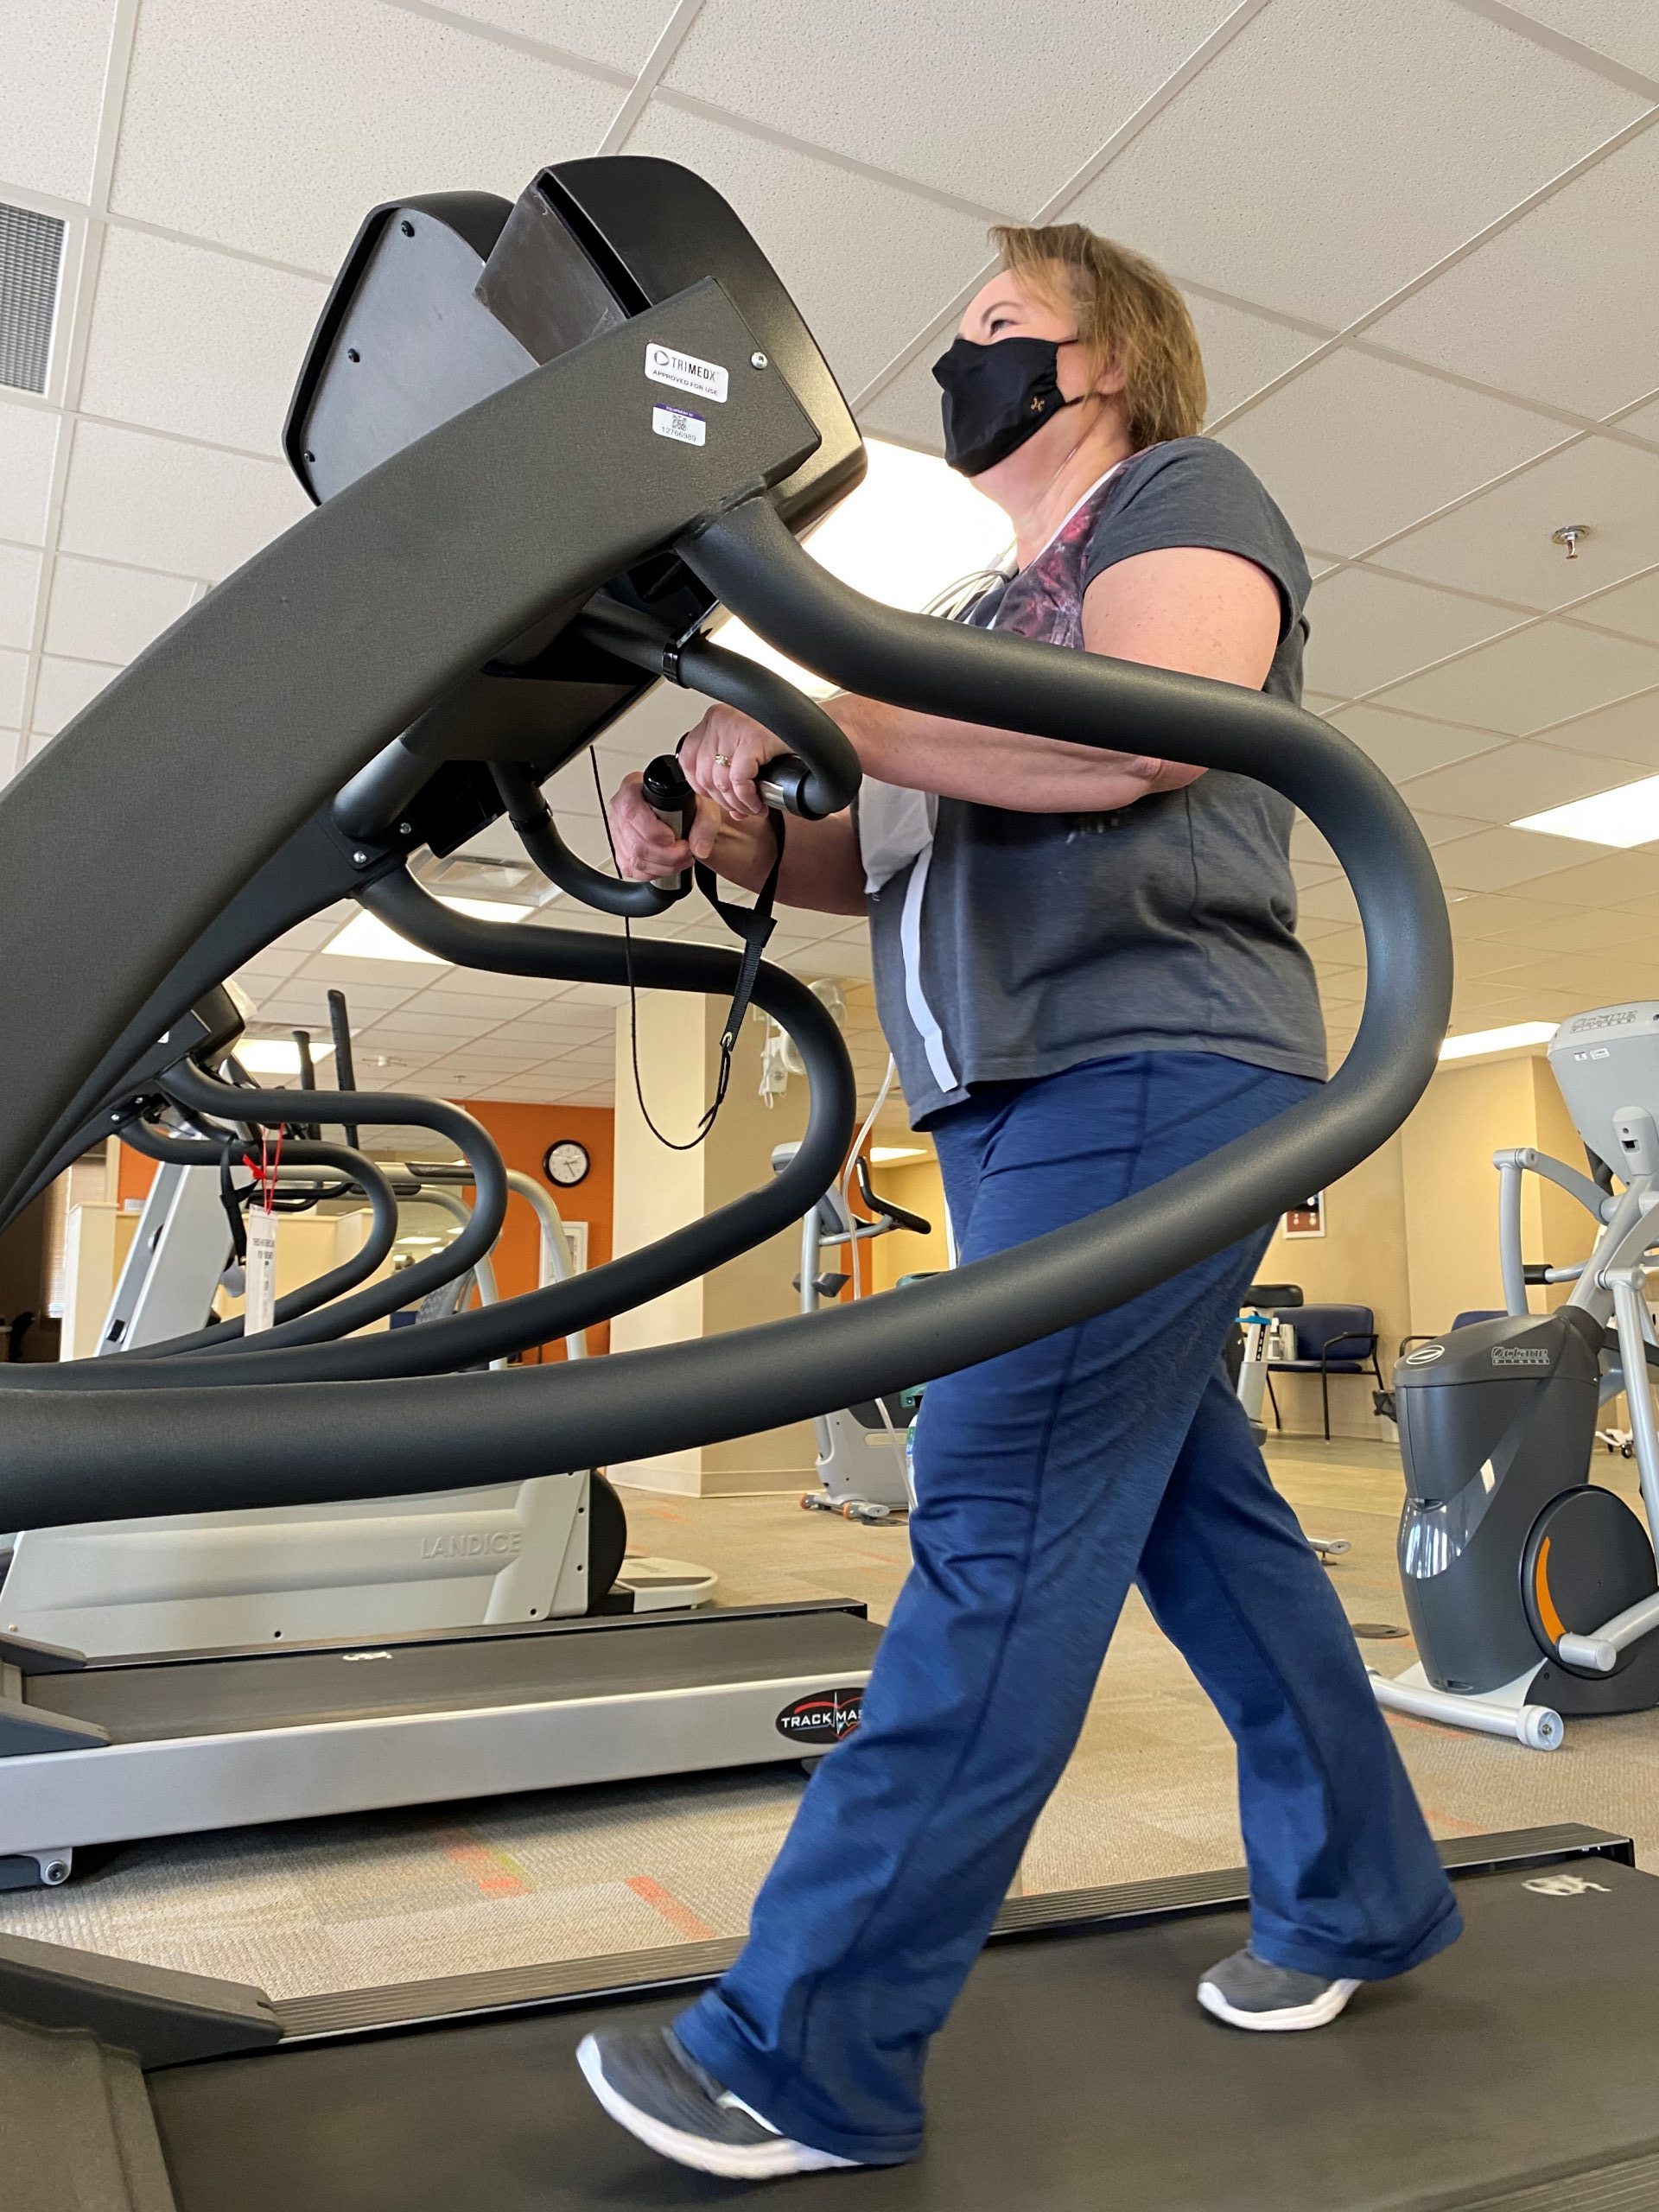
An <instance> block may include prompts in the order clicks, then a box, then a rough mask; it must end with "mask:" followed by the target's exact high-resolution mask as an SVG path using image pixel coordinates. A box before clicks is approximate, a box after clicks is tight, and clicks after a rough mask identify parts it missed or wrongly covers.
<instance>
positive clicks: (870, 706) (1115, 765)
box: [826, 693, 1202, 814]
mask: <svg viewBox="0 0 1659 2212" xmlns="http://www.w3.org/2000/svg"><path fill="white" fill-rule="evenodd" d="M826 706H827V710H828V712H829V714H830V715H832V716H833V718H834V719H835V721H837V722H838V723H839V724H840V725H841V727H842V729H844V730H845V731H846V733H847V734H848V736H849V738H851V740H852V741H853V744H854V746H855V747H856V749H857V752H858V757H859V759H860V760H861V763H862V764H863V766H864V770H865V772H866V773H867V774H868V775H872V776H879V777H880V779H881V781H882V782H883V783H886V784H899V785H904V786H905V787H906V788H907V789H909V790H912V791H937V792H938V793H939V795H940V796H941V797H942V798H961V799H971V800H974V801H976V803H977V804H980V805H982V806H999V807H1005V808H1007V809H1009V810H1012V811H1014V812H1016V813H1024V814H1072V813H1106V812H1109V811H1110V810H1113V809H1115V808H1116V807H1120V806H1130V805H1133V804H1134V803H1135V800H1136V799H1140V798H1146V796H1147V793H1148V792H1149V791H1174V790H1177V789H1179V786H1180V785H1183V784H1189V783H1192V781H1193V780H1194V779H1196V778H1197V777H1198V775H1199V774H1200V773H1201V772H1202V771H1201V770H1199V769H1197V768H1189V767H1186V766H1184V765H1183V764H1181V763H1179V762H1174V761H1165V760H1148V759H1147V758H1146V757H1145V756H1143V755H1141V754H1139V753H1113V752H1108V751H1105V750H1103V749H1101V748H1099V747H1095V746H1092V745H1070V744H1067V743H1065V742H1064V741H1060V740H1058V739H1053V738H1046V737H1031V736H1028V735H1027V734H1025V733H1024V732H1023V731H1020V730H1012V729H988V728H985V727H984V726H983V725H982V724H981V723H978V722H959V721H947V720H946V719H945V718H944V716H942V715H918V714H912V713H910V712H909V711H908V710H907V709H904V708H902V707H889V706H887V705H884V704H883V703H882V702H880V700H876V699H862V698H858V697H855V696H853V695H852V694H851V693H843V694H842V695H841V696H839V697H837V698H834V699H831V700H829V701H828V702H826Z"/></svg>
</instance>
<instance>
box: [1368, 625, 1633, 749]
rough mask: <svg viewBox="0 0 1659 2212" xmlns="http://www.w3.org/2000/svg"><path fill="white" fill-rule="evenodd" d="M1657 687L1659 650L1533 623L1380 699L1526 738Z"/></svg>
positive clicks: (1480, 647) (1565, 627)
mask: <svg viewBox="0 0 1659 2212" xmlns="http://www.w3.org/2000/svg"><path fill="white" fill-rule="evenodd" d="M1654 683H1659V645H1638V644H1637V643H1636V641H1635V640H1634V639H1627V638H1607V637H1601V636H1599V635H1598V634H1597V633H1596V632H1592V631H1589V630H1575V629H1573V628H1571V627H1569V626H1568V625H1567V624H1566V623H1564V622H1535V623H1533V624H1531V625H1530V626H1529V627H1528V628H1526V629H1524V630H1516V631H1514V632H1511V634H1510V636H1508V637H1506V638H1499V639H1497V640H1496V642H1495V643H1493V644H1491V645H1478V646H1477V647H1476V648H1475V650H1474V651H1473V652H1468V653H1465V654H1463V655H1462V656H1461V657H1460V658H1459V659H1457V660H1451V661H1447V662H1446V664H1444V665H1443V666H1442V667H1440V668H1433V669H1429V670H1428V671H1427V672H1426V673H1425V674H1423V675H1421V676H1414V677H1409V678H1408V680H1407V681H1406V682H1405V683H1398V684H1395V685H1393V686H1391V687H1390V689H1389V690H1387V691H1386V692H1384V693H1383V702H1384V703H1385V704H1387V705H1389V706H1395V705H1397V706H1402V707H1404V708H1407V709H1411V710H1416V711H1420V712H1421V713H1423V714H1427V715H1443V716H1444V717H1445V719H1446V721H1453V722H1476V723H1478V724H1479V726H1480V727H1481V728H1484V729H1497V730H1503V731H1504V732H1505V733H1506V734H1508V735H1510V736H1511V737H1526V736H1529V735H1530V734H1532V733H1533V732H1534V731H1535V730H1539V729H1542V728H1545V726H1546V725H1547V724H1548V723H1551V722H1558V721H1564V720H1565V719H1566V717H1567V715H1576V714H1587V713H1588V712H1589V710H1590V709H1591V708H1592V707H1601V706H1605V705H1606V704H1607V703H1608V702H1609V701H1610V700H1613V699H1618V698H1622V697H1624V696H1625V694H1626V693H1628V692H1631V691H1637V690H1642V689H1643V687H1644V686H1646V685H1650V684H1654Z"/></svg>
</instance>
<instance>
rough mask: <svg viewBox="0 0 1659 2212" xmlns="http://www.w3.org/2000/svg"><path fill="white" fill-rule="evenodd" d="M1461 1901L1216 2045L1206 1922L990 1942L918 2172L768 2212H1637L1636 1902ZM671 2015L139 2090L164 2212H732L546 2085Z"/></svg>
mask: <svg viewBox="0 0 1659 2212" xmlns="http://www.w3.org/2000/svg"><path fill="white" fill-rule="evenodd" d="M1508 1840H1510V1841H1513V1842H1515V1843H1516V1844H1519V1843H1521V1842H1522V1841H1523V1840H1524V1839H1523V1838H1515V1839H1508ZM1160 1886H1162V1887H1168V1886H1169V1885H1147V1887H1148V1888H1151V1889H1157V1888H1159V1887H1160ZM1459 1893H1460V1896H1461V1897H1462V1901H1463V1904H1464V1910H1465V1916H1466V1918H1467V1921H1468V1928H1467V1932H1466V1933H1465V1936H1464V1937H1463V1939H1462V1940H1461V1942H1459V1943H1458V1944H1457V1945H1455V1946H1454V1947H1453V1948H1452V1950H1451V1951H1450V1952H1448V1953H1446V1954H1445V1955H1443V1956H1442V1957H1440V1958H1439V1959H1437V1960H1434V1961H1432V1962H1431V1963H1430V1964H1429V1965H1428V1966H1427V1967H1423V1968H1422V1969H1421V1971H1420V1972H1419V1973H1417V1974H1413V1975H1411V1976H1408V1977H1407V1978H1406V1979H1405V1980H1402V1981H1401V1982H1399V1983H1396V1984H1390V1985H1382V1986H1378V1987H1376V1988H1375V1989H1373V1990H1370V1991H1363V1992H1361V1993H1359V1994H1358V1995H1357V1997H1356V1999H1355V2000H1354V2003H1353V2005H1352V2006H1351V2009H1350V2012H1349V2013H1348V2014H1347V2015H1346V2016H1345V2018H1344V2019H1343V2020H1342V2021H1341V2023H1340V2024H1338V2025H1337V2026H1335V2027H1333V2028H1332V2029H1330V2030H1328V2031H1321V2032H1319V2033H1314V2034H1308V2035H1291V2036H1249V2035H1246V2034H1241V2033H1239V2032H1238V2031H1234V2030H1230V2029H1228V2028H1225V2027H1224V2026H1222V2025H1221V2024H1218V2023H1217V2022H1214V2021H1212V2020H1210V2019H1209V2018H1206V2017H1205V2015H1204V2014H1203V2013H1202V2012H1199V2010H1198V2006H1197V2005H1196V2003H1195V2001H1194V1999H1193V1994H1192V1992H1193V1986H1194V1984H1195V1982H1196V1980H1197V1979H1198V1975H1199V1974H1200V1973H1201V1972H1202V1971H1203V1969H1204V1968H1205V1967H1207V1966H1210V1965H1211V1964H1212V1963H1213V1962H1214V1961H1216V1960H1217V1958H1218V1957H1220V1956H1222V1955H1224V1953H1226V1952H1229V1951H1230V1950H1232V1949H1233V1948H1236V1946H1237V1945H1238V1944H1239V1943H1240V1942H1243V1940H1244V1936H1245V1932H1246V1920H1245V1916H1244V1915H1243V1912H1242V1911H1239V1910H1232V1911H1217V1912H1211V1911H1204V1910H1200V1911H1185V1912H1182V1913H1180V1914H1179V1916H1175V1917H1173V1918H1163V1919H1158V1920H1154V1921H1152V1922H1150V1923H1144V1924H1141V1925H1130V1926H1127V1927H1125V1926H1122V1925H1119V1926H1116V1927H1110V1928H1105V1929H1103V1928H1102V1927H1100V1926H1099V1925H1098V1923H1096V1926H1095V1927H1094V1928H1092V1929H1088V1930H1086V1931H1084V1932H1074V1933H1071V1934H1067V1933H1065V1932H1063V1931H1062V1930H1056V1931H1055V1932H1053V1933H1052V1934H1049V1935H1047V1936H1044V1937H1041V1938H1040V1939H1038V1940H1028V1941H1022V1942H1008V1941H1004V1942H999V1943H996V1944H994V1945H993V1946H992V1948H990V1949H989V1950H988V1952H987V1953H986V1955H985V1956H984V1957H983V1959H982V1961H981V1963H980V1965H979V1967H977V1969H976V1972H975V1974H974V1976H973V1978H972V1980H971V1981H970V1982H969V1987H968V1990H967V1992H966V1993H965V1995H964V1997H963V2000H962V2003H961V2004H960V2005H959V2006H958V2008H957V2012H955V2014H954V2015H953V2016H952V2018H951V2020H950V2024H949V2025H948V2026H947V2028H946V2029H945V2031H944V2034H943V2035H942V2036H941V2037H939V2039H938V2044H937V2045H936V2047H935V2051H934V2056H933V2059H932V2063H931V2069H930V2081H929V2104H930V2111H931V2136H930V2140H929V2145H928V2150H927V2153H926V2156H925V2158H923V2159H922V2160H921V2161H919V2162H918V2163H917V2164H913V2165H911V2166H908V2167H900V2168H891V2169H887V2170H881V2171H869V2172H868V2173H865V2174H861V2175H860V2176H858V2177H849V2176H848V2175H845V2174H829V2175H823V2176H814V2177H804V2178H802V2179H800V2180H797V2181H793V2182H791V2183H786V2184H783V2185H782V2186H783V2188H784V2191H785V2194H784V2195H782V2196H779V2202H780V2204H781V2203H787V2204H788V2205H789V2206H791V2208H799V2212H817V2208H819V2207H823V2208H825V2212H828V2208H829V2207H830V2206H831V2205H833V2206H835V2207H836V2208H837V2212H852V2208H854V2207H855V2206H856V2207H857V2208H860V2212H980V2208H984V2212H1014V2208H1018V2209H1019V2212H1110V2208H1117V2207H1123V2208H1133V2212H1430V2208H1433V2212H1453V2208H1457V2212H1463V2209H1464V2208H1469V2212H1473V2208H1476V2207H1484V2208H1491V2212H1497V2208H1499V2207H1502V2208H1503V2212H1545V2208H1548V2212H1573V2208H1582V2212H1589V2208H1591V2207H1595V2208H1599V2209H1602V2208H1605V2212H1611V2208H1613V2207H1615V2206H1617V2207H1618V2212H1638V2209H1639V2208H1648V2207H1652V2206H1656V2205H1659V2011H1656V2006H1655V2003H1654V1992H1655V1986H1656V1973H1659V1880H1656V1879H1654V1878H1651V1877H1649V1876H1647V1875H1643V1874H1640V1873H1637V1872H1633V1871H1632V1870H1630V1868H1628V1867H1626V1866H1622V1865H1618V1864H1614V1863H1611V1861H1610V1860H1607V1859H1599V1858H1593V1857H1592V1858H1579V1859H1571V1860H1569V1861H1567V1862H1565V1863H1562V1864H1559V1865H1554V1866H1552V1865H1548V1864H1545V1865H1541V1864H1540V1863H1538V1862H1537V1861H1536V1860H1535V1861H1533V1862H1531V1863H1530V1864H1522V1865H1520V1866H1512V1867H1510V1868H1509V1869H1506V1870H1504V1871H1501V1872H1494V1873H1490V1874H1482V1875H1478V1876H1476V1877H1473V1878H1467V1879H1465V1881H1463V1882H1462V1883H1460V1885H1459ZM1108 1894H1109V1893H1108ZM1033 1902H1034V1901H1033ZM1018 1910H1019V1908H1018V1907H1016V1908H1014V1912H1015V1913H1017V1912H1018ZM669 1956H672V1955H669ZM684 2001H685V1999H684V1994H683V1992H682V1993H680V1994H678V1995H676V1996H674V1997H672V1998H668V1997H664V1995H663V1994H662V1993H661V1989H660V1985H659V1986H658V1992H657V1993H655V1994H653V1995H651V1996H640V1997H625V1998H624V1999H623V2000H622V2001H620V2002H619V2001H618V2000H617V1999H609V2000H606V2001H600V2002H593V2001H588V2002H575V2003H571V2004H568V2005H558V2006H555V2007H552V2008H550V2009H543V2010H529V2009H526V2010H521V2011H518V2012H505V2013H502V2014H499V2015H496V2016H494V2017H488V2018H474V2019H471V2020H464V2021H461V2022H459V2023H455V2024H444V2025H440V2026H432V2027H426V2028H418V2029H415V2030H414V2031H410V2032H404V2033H391V2034H379V2035H364V2036H357V2037H349V2038H347V2039H345V2040H342V2041H340V2042H338V2043H331V2044H315V2045H309V2046H308V2045H306V2044H294V2045H290V2046H287V2047H283V2048H279V2049H278V2050H276V2051H274V2052H272V2053H270V2054H269V2055H267V2056H264V2057H262V2058H261V2059H260V2060H259V2062H258V2063H255V2061H254V2060H253V2059H251V2058H236V2059H230V2060H220V2061H209V2062H207V2063H202V2064H199V2065H194V2066H187V2067H176V2068H174V2069H170V2070H163V2071H162V2072H159V2073H156V2074H153V2075H150V2076H149V2090H150V2094H151V2098H152V2101H153V2105H154V2109H155V2113H156V2122H157V2126H158V2129H159V2133H160V2138H161V2141H162V2146H163V2149H164V2152H165V2154H166V2158H167V2162H168V2171H169V2172H170V2175H171V2177H172V2183H173V2187H174V2190H175V2195H176V2199H177V2212H296V2208H298V2207H301V2206H303V2207H304V2208H305V2212H461V2208H463V2207H469V2206H473V2205H477V2206H480V2207H484V2206H487V2207H488V2209H489V2212H575V2208H577V2207H584V2208H591V2207H593V2206H594V2205H596V2204H598V2205H604V2206H607V2207H608V2208H610V2212H629V2209H630V2208H635V2207H639V2208H645V2207H661V2206H666V2205H676V2204H686V2205H693V2204H702V2205H707V2204H710V2203H714V2202H728V2201H735V2198H736V2196H737V2195H738V2194H739V2193H740V2192H739V2191H737V2190H735V2189H734V2188H733V2187H731V2186H729V2185H726V2184H720V2183H713V2182H709V2181H707V2180H704V2179H702V2178H700V2177H696V2176H694V2175H691V2174H689V2173H685V2172H683V2171H681V2170H679V2169H677V2168H675V2167H672V2166H670V2165H667V2164H664V2163H662V2162H661V2161H659V2160H658V2159H656V2158H652V2156H651V2154H650V2153H649V2152H645V2150H643V2149H642V2148H641V2147H640V2146H639V2145H637V2144H635V2143H634V2142H633V2141H632V2139H630V2138H629V2137H627V2136H626V2135H625V2134H623V2133H621V2132H620V2130H619V2129H617V2128H615V2127H614V2126H612V2124H611V2123H610V2122H609V2121H608V2120H606V2119H605V2118H604V2117H603V2115H602V2114H601V2113H600V2111H599V2110H598V2108H597V2107H596V2106H595V2105H594V2103H593V2101H592V2100H591V2098H590V2097H589V2096H588V2093H587V2091H586V2089H585V2088H583V2086H582V2083H581V2082H580V2080H579V2078H578V2076H577V2075H576V2072H575V2060H574V2052H575V2045H576V2044H577V2042H578V2041H579V2040H580V2039H581V2037H582V2036H583V2035H585V2034H586V2033H587V2032H588V2031H589V2030H590V2029H592V2028H595V2027H600V2026H604V2025H614V2024H616V2023H617V2022H618V2021H619V2019H620V2018H627V2019H628V2020H629V2021H630V2022H631V2023H632V2024H645V2023H648V2022H652V2021H659V2020H666V2019H668V2018H671V2017H672V2015H673V2013H674V2012H676V2011H677V2009H678V2008H679V2005H681V2004H682V2003H683V2002H684ZM768 2201H770V2192H769V2193H768Z"/></svg>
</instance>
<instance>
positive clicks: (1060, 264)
mask: <svg viewBox="0 0 1659 2212" xmlns="http://www.w3.org/2000/svg"><path fill="white" fill-rule="evenodd" d="M991 243H992V244H993V245H995V247H996V248H997V250H998V251H1000V252H1001V256H1002V261H1003V265H1004V267H1005V268H1006V269H1007V270H1008V273H1009V274H1010V275H1011V276H1014V277H1023V278H1025V279H1026V280H1027V281H1028V282H1029V283H1030V284H1031V285H1032V287H1033V289H1035V290H1037V291H1039V292H1040V293H1042V294H1043V295H1044V296H1046V297H1047V298H1048V299H1049V300H1051V301H1052V302H1053V303H1054V304H1055V305H1056V306H1065V307H1066V308H1071V310H1072V311H1073V312H1074V313H1075V314H1076V315H1077V336H1078V339H1079V340H1080V341H1081V343H1082V345H1083V346H1084V349H1085V352H1086V353H1087V355H1088V357H1089V359H1090V363H1091V364H1092V370H1093V373H1094V374H1095V375H1096V376H1099V375H1100V374H1101V373H1102V372H1103V370H1104V369H1106V368H1107V367H1108V366H1109V365H1112V364H1114V363H1116V365H1118V366H1120V367H1121V368H1122V372H1123V407H1124V411H1125V414H1126V415H1127V416H1128V433H1129V435H1130V437H1131V438H1132V439H1133V440H1134V441H1135V449H1136V451H1137V452H1140V451H1141V450H1143V449H1144V448H1146V447H1147V446H1155V445H1160V444H1161V443H1162V442H1163V441H1164V440H1165V439H1166V438H1192V437H1196V436H1197V435H1198V431H1199V429H1201V428H1202V426H1203V423H1204V416H1205V405H1206V404H1207V401H1208V397H1209V394H1208V391H1207V390H1206V388H1205V378H1204V356H1203V354H1202V353H1200V352H1199V350H1198V332H1197V331H1196V330H1195V329H1194V328H1193V327H1192V315H1191V313H1190V312H1189V311H1188V308H1187V304H1186V302H1185V300H1184V299H1183V298H1182V297H1181V296H1180V294H1179V292H1178V291H1177V290H1176V289H1175V287H1174V285H1173V283H1171V282H1170V280H1169V278H1168V277H1166V276H1165V274H1164V272H1163V270H1161V269H1160V268H1158V267H1156V266H1155V265H1154V264H1153V263H1152V262H1150V261H1148V260H1147V257H1146V256H1145V255H1144V254H1140V253H1134V252H1131V251H1130V250H1129V248H1128V246H1124V245H1116V243H1115V242H1114V241H1113V240H1112V239H1111V238H1101V237H1099V236H1098V235H1097V234H1096V232H1093V231H1091V230H1088V229H1086V228H1085V227H1084V225H1083V224H1081V223H998V224H997V225H996V226H995V228H994V229H993V230H992V232H991Z"/></svg>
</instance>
